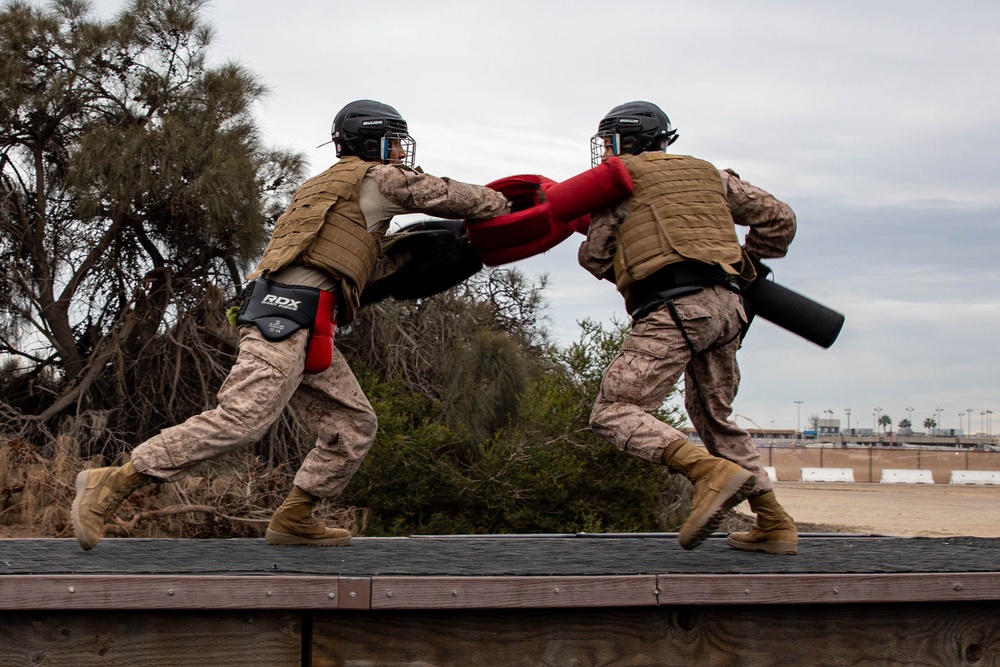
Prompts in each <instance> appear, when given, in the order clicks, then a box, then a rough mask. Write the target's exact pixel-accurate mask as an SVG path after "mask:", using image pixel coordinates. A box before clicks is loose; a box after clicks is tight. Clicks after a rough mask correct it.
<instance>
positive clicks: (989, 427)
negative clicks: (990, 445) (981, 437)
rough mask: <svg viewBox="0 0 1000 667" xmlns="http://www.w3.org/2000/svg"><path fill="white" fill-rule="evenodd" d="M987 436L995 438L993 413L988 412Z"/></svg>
mask: <svg viewBox="0 0 1000 667" xmlns="http://www.w3.org/2000/svg"><path fill="white" fill-rule="evenodd" d="M986 435H987V436H989V437H991V438H992V437H993V411H992V410H987V411H986Z"/></svg>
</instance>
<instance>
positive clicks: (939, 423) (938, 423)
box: [934, 408, 944, 430]
mask: <svg viewBox="0 0 1000 667" xmlns="http://www.w3.org/2000/svg"><path fill="white" fill-rule="evenodd" d="M934 412H936V413H937V427H938V429H939V430H940V429H941V413H942V412H944V411H943V410H942V409H941V408H938V409H937V410H935V411H934Z"/></svg>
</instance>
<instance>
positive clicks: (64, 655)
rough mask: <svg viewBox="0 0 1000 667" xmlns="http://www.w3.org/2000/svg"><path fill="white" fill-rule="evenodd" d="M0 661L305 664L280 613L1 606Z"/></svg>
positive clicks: (234, 666)
mask: <svg viewBox="0 0 1000 667" xmlns="http://www.w3.org/2000/svg"><path fill="white" fill-rule="evenodd" d="M0 647H3V648H2V650H0V667H24V666H25V665H53V666H54V665H73V667H154V666H159V665H171V667H187V666H191V667H206V666H208V665H211V666H212V667H230V666H231V667H253V666H256V665H261V666H262V667H263V666H264V665H289V666H294V667H299V666H300V665H301V664H302V634H301V625H300V621H299V618H298V615H296V614H292V613H285V612H243V613H239V612H200V613H191V612H149V613H120V612H88V613H86V614H82V613H79V612H17V613H2V612H0Z"/></svg>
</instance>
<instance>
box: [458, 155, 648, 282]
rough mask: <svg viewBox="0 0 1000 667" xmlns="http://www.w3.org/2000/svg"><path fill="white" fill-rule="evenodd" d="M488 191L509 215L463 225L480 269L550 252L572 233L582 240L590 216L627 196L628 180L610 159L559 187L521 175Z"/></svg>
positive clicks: (629, 190) (625, 172) (615, 160)
mask: <svg viewBox="0 0 1000 667" xmlns="http://www.w3.org/2000/svg"><path fill="white" fill-rule="evenodd" d="M487 187H489V188H492V189H493V190H496V191H497V192H500V193H501V194H503V196H505V197H506V198H507V199H508V200H510V202H511V209H512V210H513V211H514V212H513V213H509V214H507V215H501V216H498V217H496V218H492V219H490V220H480V221H476V222H467V223H466V229H467V230H468V234H469V241H470V242H471V243H472V246H473V247H474V248H475V249H476V250H478V251H479V253H480V255H481V256H482V259H483V264H486V265H487V266H499V265H500V264H507V263H509V262H516V261H518V260H521V259H526V258H528V257H532V256H533V255H537V254H539V253H543V252H545V251H546V250H550V249H552V248H553V247H555V246H556V245H558V244H559V243H561V242H562V241H564V240H565V239H566V238H568V237H569V236H570V235H571V234H572V233H573V232H575V231H576V232H580V233H581V234H586V233H587V228H588V227H589V226H590V216H589V213H590V212H591V211H596V210H599V209H602V208H606V207H608V206H611V205H613V204H615V203H617V202H619V201H621V200H622V199H624V198H626V197H628V196H629V195H630V194H632V178H631V177H630V176H629V173H628V170H627V169H626V168H625V165H624V164H622V162H621V160H619V159H618V158H615V157H612V158H609V159H608V160H607V161H605V162H604V163H602V164H601V165H599V166H597V167H595V168H593V169H590V170H588V171H585V172H583V173H582V174H578V175H577V176H574V177H572V178H570V179H567V180H565V181H563V182H562V183H556V182H555V181H553V180H552V179H550V178H546V177H544V176H539V175H534V174H522V175H519V176H509V177H507V178H502V179H499V180H496V181H493V182H492V183H488V184H487Z"/></svg>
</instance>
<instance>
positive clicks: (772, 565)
mask: <svg viewBox="0 0 1000 667" xmlns="http://www.w3.org/2000/svg"><path fill="white" fill-rule="evenodd" d="M951 572H966V573H968V572H990V573H998V572H1000V539H996V538H974V537H957V538H891V537H864V536H857V537H812V538H810V537H805V538H803V539H802V540H801V541H800V544H799V554H798V555H797V556H772V555H765V554H755V553H746V552H740V551H736V550H734V549H730V548H728V547H727V546H726V545H725V542H724V540H723V539H720V538H712V539H709V540H707V541H706V542H705V543H704V544H703V545H702V546H700V547H699V548H698V549H695V550H693V551H685V550H684V549H682V548H681V547H680V546H679V545H678V543H677V540H676V537H675V536H673V535H649V536H635V535H628V536H613V535H600V536H597V535H587V536H572V535H568V536H488V537H487V536H483V537H476V536H459V537H411V538H355V540H354V542H353V544H352V545H351V546H349V547H277V546H272V545H269V544H267V543H266V542H264V540H259V539H239V540H191V539H184V540H172V539H105V540H102V541H101V542H100V544H98V546H97V547H96V548H95V549H93V550H92V551H87V552H85V551H83V550H82V549H80V547H79V546H78V545H77V543H76V541H75V540H71V539H40V540H34V539H29V540H24V539H10V540H0V576H3V575H89V574H93V575H109V574H117V575H213V576H226V575H232V576H240V575H242V576H248V575H249V576H303V575H309V576H340V577H380V576H405V577H425V576H426V577H442V576H457V577H532V576H540V577H551V576H623V575H648V574H661V575H663V574H666V575H671V574H697V575H712V574H718V575H727V574H739V575H756V574H760V575H768V574H828V575H829V574H896V573H938V574H940V573H951Z"/></svg>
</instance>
